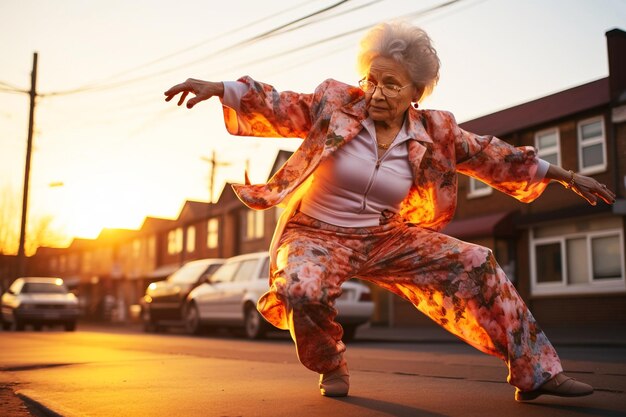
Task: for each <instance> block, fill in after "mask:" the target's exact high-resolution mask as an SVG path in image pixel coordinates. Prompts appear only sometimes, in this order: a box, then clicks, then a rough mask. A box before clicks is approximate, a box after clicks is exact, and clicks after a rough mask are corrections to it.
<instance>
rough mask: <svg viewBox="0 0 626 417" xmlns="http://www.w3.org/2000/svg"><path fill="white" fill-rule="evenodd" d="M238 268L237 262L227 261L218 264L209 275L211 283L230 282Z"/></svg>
mask: <svg viewBox="0 0 626 417" xmlns="http://www.w3.org/2000/svg"><path fill="white" fill-rule="evenodd" d="M238 268H239V262H229V263H225V264H224V265H222V266H220V267H219V268H218V269H217V271H215V273H214V274H213V276H212V277H211V282H212V283H218V282H230V281H232V280H233V276H234V275H235V273H236V272H237V269H238Z"/></svg>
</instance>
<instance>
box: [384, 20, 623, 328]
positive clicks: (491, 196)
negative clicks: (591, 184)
mask: <svg viewBox="0 0 626 417" xmlns="http://www.w3.org/2000/svg"><path fill="white" fill-rule="evenodd" d="M606 39H607V49H608V61H609V76H608V77H606V78H602V79H599V80H596V81H593V82H590V83H586V84H583V85H580V86H577V87H574V88H571V89H568V90H565V91H561V92H558V93H556V94H552V95H549V96H546V97H542V98H540V99H537V100H533V101H531V102H527V103H524V104H521V105H518V106H515V107H511V108H508V109H504V110H502V111H499V112H496V113H493V114H489V115H486V116H483V117H480V118H477V119H474V120H470V121H467V122H465V123H462V124H460V126H461V128H463V129H465V130H467V131H470V132H474V133H477V134H493V135H495V136H498V137H499V138H501V139H504V140H506V141H507V142H509V143H511V144H513V145H515V146H522V145H534V146H535V147H536V148H537V150H538V153H539V156H540V157H541V158H542V159H545V160H547V161H548V162H551V163H555V164H557V165H561V166H562V167H564V168H565V169H571V170H572V171H574V172H577V173H581V174H584V175H589V176H593V177H594V178H596V179H597V180H598V181H600V182H601V183H603V184H607V186H608V187H609V188H611V189H612V190H614V191H615V192H616V193H617V202H616V203H615V204H614V205H608V204H605V203H604V202H599V203H598V204H597V205H596V206H591V205H589V204H588V203H587V202H586V201H585V200H584V199H582V198H581V197H579V196H577V195H575V194H574V193H573V192H571V191H569V190H566V189H565V188H564V187H562V186H561V185H560V184H558V183H552V184H550V185H549V186H548V188H547V190H546V191H545V193H544V194H543V195H542V196H541V197H540V198H539V199H537V200H536V201H535V202H533V203H531V204H523V203H519V202H517V201H516V200H514V199H512V198H510V197H508V196H506V195H503V194H501V193H498V192H493V190H492V189H491V188H490V187H488V186H486V185H485V184H483V183H482V182H480V181H477V180H475V179H473V178H468V177H464V176H462V177H461V178H459V201H458V208H457V212H456V216H455V218H454V220H453V221H452V222H451V224H450V225H448V227H446V229H445V230H444V233H447V234H450V235H452V236H455V237H458V238H460V239H463V240H466V241H470V242H474V243H478V244H481V245H484V246H487V247H490V248H492V249H493V251H494V254H495V256H496V259H497V260H498V263H499V264H500V265H501V266H502V267H503V269H504V270H505V272H507V276H509V278H510V279H511V280H512V281H513V283H514V284H515V285H516V287H517V289H518V291H519V292H520V294H521V295H522V297H523V298H524V300H525V301H526V302H527V304H528V305H529V307H530V310H531V311H532V312H533V314H534V316H535V317H536V318H537V320H538V321H539V323H541V324H543V325H554V324H559V325H564V324H568V323H572V324H573V323H577V324H589V325H595V324H601V323H605V322H611V323H620V324H625V323H626V281H625V275H626V272H625V265H624V264H625V256H624V254H625V250H624V247H625V244H624V228H625V221H624V216H625V215H626V199H625V198H624V195H625V194H624V192H625V188H624V187H625V183H626V176H625V175H626V32H624V31H622V30H618V29H614V30H611V31H609V32H607V33H606ZM388 302H389V303H390V304H391V307H390V308H388V309H387V310H385V311H389V314H388V315H387V317H385V319H386V321H387V322H388V323H389V324H391V325H416V324H421V323H423V319H421V318H416V316H415V315H414V314H410V313H409V309H412V306H410V305H408V303H405V302H403V301H401V300H397V299H395V298H394V299H392V300H391V301H388Z"/></svg>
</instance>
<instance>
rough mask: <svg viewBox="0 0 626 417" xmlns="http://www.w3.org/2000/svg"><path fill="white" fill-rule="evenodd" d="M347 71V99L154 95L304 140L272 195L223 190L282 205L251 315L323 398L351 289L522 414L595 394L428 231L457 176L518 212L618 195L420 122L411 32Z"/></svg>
mask: <svg viewBox="0 0 626 417" xmlns="http://www.w3.org/2000/svg"><path fill="white" fill-rule="evenodd" d="M358 67H359V70H360V72H361V74H362V76H363V78H362V79H361V81H359V83H358V87H354V86H351V85H347V84H344V83H341V82H339V81H335V80H332V79H329V80H326V81H324V82H323V83H322V84H320V85H319V86H318V87H317V88H316V90H315V92H314V93H313V94H300V93H295V92H291V91H284V92H278V91H276V90H275V89H274V88H273V87H272V86H270V85H267V84H263V83H260V82H258V81H255V80H253V79H251V78H249V77H243V78H241V79H239V80H238V81H236V82H223V83H222V82H207V81H200V80H194V79H188V80H187V81H185V82H184V83H182V84H178V85H176V86H174V87H172V88H171V89H169V90H168V91H166V92H165V95H166V100H167V101H169V100H171V99H172V98H173V97H175V96H176V95H178V94H179V93H182V94H181V96H180V99H179V101H178V105H181V104H182V103H184V101H185V99H186V98H187V96H188V95H189V93H193V94H194V95H195V97H193V98H190V99H189V100H188V101H187V107H188V108H192V107H193V106H194V105H196V104H197V103H199V102H201V101H203V100H206V99H208V98H210V97H212V96H219V97H220V98H221V100H222V103H223V109H224V120H225V124H226V128H227V129H228V132H230V133H231V134H234V135H244V136H263V137H298V138H302V139H304V141H303V142H302V144H301V145H300V147H299V148H298V149H297V150H296V151H295V152H294V154H293V155H292V156H291V158H289V160H288V161H287V162H286V163H285V164H284V165H283V166H282V167H281V168H280V169H279V170H278V171H277V172H276V174H275V175H274V176H273V177H272V178H271V179H270V180H269V181H268V183H267V184H254V185H252V184H249V183H246V184H245V185H235V186H234V189H235V191H236V193H237V195H238V196H239V198H240V199H241V200H242V201H243V202H244V203H245V204H246V205H247V206H248V207H250V208H252V209H258V210H264V209H268V208H271V207H274V206H276V205H280V204H284V205H286V207H287V208H286V210H285V211H284V212H283V214H282V216H281V219H280V220H279V222H278V226H277V229H276V231H275V234H274V238H273V241H272V247H271V251H270V252H271V266H270V277H271V278H270V288H269V291H268V292H267V293H266V294H265V295H264V296H262V297H261V299H260V300H259V302H258V309H259V311H260V312H261V313H262V314H263V316H264V317H265V318H266V319H267V320H268V321H269V322H270V323H272V324H273V325H274V326H276V327H279V328H281V329H289V331H290V332H291V336H292V338H293V340H294V342H295V345H296V349H297V354H298V358H299V359H300V361H301V362H302V364H304V366H306V367H307V368H309V369H311V370H313V371H315V372H317V373H319V374H320V380H319V387H320V390H321V393H322V395H326V396H345V395H347V394H348V389H349V373H348V367H347V364H346V361H345V360H344V351H345V350H346V347H345V345H344V343H343V342H342V333H343V331H342V328H341V326H340V325H339V324H338V323H336V322H335V321H334V318H335V316H336V314H337V311H336V310H335V308H334V302H335V300H336V299H337V297H338V296H339V295H340V294H341V284H342V283H343V282H344V281H345V280H347V279H349V278H352V277H356V278H360V279H364V280H368V281H370V282H372V283H374V284H377V285H379V286H381V287H383V288H386V289H387V290H389V291H391V292H393V293H395V294H397V295H399V296H400V297H403V298H405V299H406V300H408V301H410V302H411V303H412V304H413V305H415V307H416V308H417V309H419V310H420V311H422V312H423V313H425V314H427V315H428V316H429V317H430V318H431V319H433V320H434V321H435V322H437V323H438V324H440V325H441V326H443V327H444V328H446V329H447V330H448V331H450V332H452V333H453V334H455V335H456V336H458V337H460V338H461V339H463V340H464V341H466V342H467V343H469V344H470V345H472V346H474V347H475V348H477V349H479V350H481V351H483V352H485V353H488V354H490V355H494V356H497V357H499V358H501V359H502V360H504V361H505V362H506V364H507V366H508V368H509V375H508V382H509V383H510V384H512V385H514V386H515V387H516V395H515V398H516V399H517V400H518V401H524V400H531V399H534V398H536V397H537V396H539V395H542V394H551V395H558V396H581V395H587V394H591V393H592V392H593V388H592V387H591V386H589V385H587V384H583V383H581V382H578V381H575V380H574V379H572V378H569V377H567V376H565V375H564V374H563V369H562V367H561V362H560V360H559V357H558V355H557V353H556V351H555V350H554V348H553V347H552V345H551V344H550V342H549V341H548V339H547V338H546V336H545V334H544V333H543V332H542V331H541V329H540V328H539V326H538V325H537V323H536V322H535V320H534V318H533V316H532V315H531V313H530V312H529V310H528V308H527V307H526V305H525V304H524V302H523V301H522V299H521V298H520V296H519V295H518V293H517V291H516V290H515V288H514V287H513V285H512V284H511V283H510V282H509V280H508V279H507V277H506V276H505V274H504V272H503V271H502V269H501V268H500V266H499V265H498V264H497V262H496V260H495V258H494V256H493V254H492V252H491V250H489V249H487V248H484V247H481V246H477V245H474V244H470V243H466V242H462V241H459V240H457V239H454V238H452V237H449V236H446V235H444V234H441V233H439V230H441V229H442V228H443V227H444V226H445V225H446V224H447V223H448V222H449V221H450V220H451V219H452V217H453V215H454V211H455V205H456V197H457V195H456V193H457V173H458V172H460V173H463V174H466V175H470V176H472V177H474V178H477V179H479V180H481V181H484V182H485V183H487V184H489V185H490V186H492V187H494V188H496V189H498V190H500V191H502V192H504V193H506V194H509V195H511V196H513V197H515V198H516V199H518V200H520V201H523V202H531V201H533V200H534V199H536V198H537V197H539V195H541V193H542V192H543V191H544V189H545V188H546V186H547V184H548V183H549V182H550V181H551V180H554V181H558V182H560V183H562V184H563V185H564V186H565V187H567V188H568V189H570V190H572V191H574V192H576V193H578V194H579V195H580V196H582V197H583V198H585V199H586V200H587V201H588V202H589V203H590V204H595V203H596V201H597V199H598V198H600V199H602V200H604V201H605V202H607V203H612V202H614V198H615V195H614V194H613V192H611V191H610V190H607V188H606V187H605V186H604V185H602V184H599V183H598V182H597V181H596V180H594V179H593V178H590V177H585V176H582V175H578V174H574V173H573V172H572V171H566V170H564V169H562V168H560V167H557V166H554V165H550V164H549V163H547V162H545V161H542V160H541V159H539V158H538V157H537V154H536V151H535V149H533V148H532V147H519V148H515V147H513V146H511V145H509V144H507V143H506V142H503V141H501V140H499V139H497V138H495V137H493V136H478V135H475V134H472V133H469V132H466V131H464V130H462V129H461V128H459V126H458V125H457V124H456V122H455V120H454V117H453V116H452V114H450V113H448V112H444V111H436V110H418V105H417V103H418V102H419V101H420V100H421V99H422V98H424V97H425V96H426V95H427V94H429V93H430V92H431V91H432V89H433V87H434V86H435V84H436V82H437V80H438V74H439V59H438V57H437V54H436V51H435V50H434V48H433V47H432V45H431V40H430V38H429V37H428V35H427V34H426V33H425V32H424V31H423V30H421V29H419V28H417V27H414V26H412V25H410V24H408V23H402V22H391V23H384V24H380V25H378V26H376V27H374V28H373V29H372V30H370V31H369V32H368V33H367V35H366V36H365V38H364V39H363V40H362V42H361V51H360V53H359V56H358ZM412 103H414V104H413V105H412ZM246 182H248V181H246Z"/></svg>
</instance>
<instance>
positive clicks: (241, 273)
mask: <svg viewBox="0 0 626 417" xmlns="http://www.w3.org/2000/svg"><path fill="white" fill-rule="evenodd" d="M257 263H258V260H256V259H249V260H247V261H241V266H240V267H239V269H238V270H237V273H236V274H235V279H234V280H235V281H239V282H244V281H252V280H253V279H254V278H255V277H254V276H253V275H254V270H255V269H256V266H257Z"/></svg>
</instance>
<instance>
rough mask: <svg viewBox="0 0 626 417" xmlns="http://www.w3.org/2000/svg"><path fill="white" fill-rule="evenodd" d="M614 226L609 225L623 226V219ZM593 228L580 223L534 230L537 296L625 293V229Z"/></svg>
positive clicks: (535, 289)
mask: <svg viewBox="0 0 626 417" xmlns="http://www.w3.org/2000/svg"><path fill="white" fill-rule="evenodd" d="M596 223H599V222H596ZM605 223H606V222H605ZM612 223H613V224H607V225H618V224H620V225H621V219H616V220H614V221H613V222H612ZM590 226H591V227H590ZM593 226H594V221H579V222H571V224H570V225H568V226H566V227H560V228H559V227H554V226H549V227H544V228H537V229H534V230H533V232H532V236H531V253H530V254H531V263H532V293H533V295H541V294H572V293H593V292H611V291H624V288H625V286H624V282H625V281H624V248H623V244H622V242H623V236H622V235H623V232H622V230H623V229H622V228H621V227H620V228H614V229H600V228H597V227H595V228H594V227H593ZM596 226H597V224H596ZM576 229H579V230H581V231H577V230H576ZM585 229H587V230H586V231H582V230H585Z"/></svg>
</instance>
